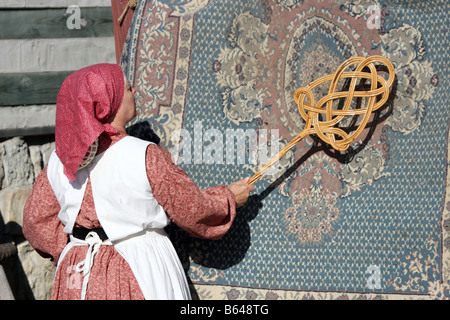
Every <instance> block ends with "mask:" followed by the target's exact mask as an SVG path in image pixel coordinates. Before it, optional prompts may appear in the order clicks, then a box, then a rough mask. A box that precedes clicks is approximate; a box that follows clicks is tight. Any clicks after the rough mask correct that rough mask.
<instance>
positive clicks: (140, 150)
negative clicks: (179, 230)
mask: <svg viewBox="0 0 450 320" xmlns="http://www.w3.org/2000/svg"><path fill="white" fill-rule="evenodd" d="M149 144H150V142H147V141H144V140H140V139H138V138H134V137H129V136H127V137H125V138H123V139H121V140H120V141H118V142H117V143H115V144H114V145H113V146H111V147H110V148H109V149H107V150H106V151H105V152H103V153H101V154H99V155H97V156H96V157H95V158H94V160H93V161H92V164H91V165H90V166H89V167H86V168H84V169H81V170H79V171H78V172H77V179H76V180H75V181H73V182H71V181H69V179H67V177H66V176H65V175H64V172H63V165H62V163H61V161H60V160H59V158H58V156H57V155H56V153H55V152H53V153H52V155H51V157H50V159H49V164H48V169H47V175H48V180H49V181H50V184H51V186H52V189H53V191H54V192H55V195H56V198H57V199H58V202H59V204H60V206H61V210H60V212H59V214H58V217H59V219H60V220H61V221H62V223H63V224H64V226H65V227H64V232H67V233H68V234H71V233H72V229H73V226H74V224H75V220H76V217H77V215H78V212H79V210H80V207H81V203H82V200H83V196H84V192H85V189H86V184H87V181H88V178H90V180H91V185H92V194H93V199H94V204H95V209H96V212H97V216H98V219H99V221H100V224H101V225H102V227H103V229H104V230H105V232H106V234H107V235H108V238H109V241H108V242H101V240H100V239H99V238H98V237H97V236H96V234H90V235H88V237H86V239H85V240H84V241H83V240H79V239H75V238H73V237H72V236H71V237H70V239H71V241H70V242H69V243H68V245H67V246H66V248H65V249H64V251H63V252H62V254H61V256H60V258H59V262H58V265H59V263H60V262H61V261H62V260H63V259H64V256H65V253H66V252H67V251H68V250H70V248H72V247H73V246H76V245H88V246H89V250H88V253H87V255H86V260H85V261H83V262H82V263H80V264H79V269H80V270H79V271H80V272H83V275H84V281H83V293H82V297H81V298H83V297H84V294H85V290H86V285H87V283H88V281H89V271H90V267H91V265H92V263H95V254H96V252H97V251H98V250H99V247H100V246H101V245H113V246H114V248H115V249H116V250H117V251H118V252H119V253H120V254H121V255H122V256H123V258H124V259H125V260H126V261H127V262H128V264H129V265H130V268H131V270H132V272H133V274H134V276H135V277H136V280H137V282H138V284H139V286H140V288H141V290H142V293H143V295H144V297H145V299H152V300H153V299H164V300H173V299H190V298H191V296H190V292H189V286H188V283H187V280H186V276H185V273H184V270H183V267H182V265H181V262H180V260H179V258H178V255H177V253H176V251H175V249H174V247H173V245H172V243H171V241H170V239H169V238H168V236H167V234H166V233H165V232H164V229H163V228H164V227H165V226H167V225H168V224H169V222H170V220H169V218H168V217H167V215H166V213H165V212H164V210H163V208H162V207H161V205H159V204H158V202H157V201H156V199H155V198H154V197H153V195H152V190H151V186H150V183H149V181H148V178H147V174H146V167H145V154H146V150H147V146H148V145H149Z"/></svg>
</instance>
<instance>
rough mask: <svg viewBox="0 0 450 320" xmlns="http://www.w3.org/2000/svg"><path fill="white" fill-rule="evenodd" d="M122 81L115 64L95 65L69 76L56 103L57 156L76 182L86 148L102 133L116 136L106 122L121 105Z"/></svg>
mask: <svg viewBox="0 0 450 320" xmlns="http://www.w3.org/2000/svg"><path fill="white" fill-rule="evenodd" d="M125 96H128V95H125V81H124V76H123V72H122V69H121V68H120V66H119V65H117V64H107V63H102V64H96V65H93V66H90V67H86V68H83V69H80V70H78V71H76V72H74V73H72V74H71V75H69V76H68V77H67V78H66V79H65V80H64V82H63V84H62V86H61V89H60V91H59V94H58V96H57V102H56V106H57V107H56V123H55V144H56V154H57V155H58V157H59V158H60V160H61V161H62V163H63V164H64V173H65V174H66V176H67V177H68V178H69V180H72V181H73V180H75V178H76V172H77V171H78V167H79V165H80V164H81V162H82V160H83V156H84V155H85V154H86V152H87V150H88V148H89V146H90V145H91V144H92V143H93V142H94V141H95V140H96V139H97V138H98V137H99V136H100V134H102V133H103V132H108V133H110V134H114V133H118V130H117V129H116V128H114V127H113V126H111V124H110V123H109V122H110V120H111V118H112V117H114V115H115V114H116V113H117V112H118V110H119V109H120V108H121V106H122V105H123V104H122V103H123V101H124V97H125Z"/></svg>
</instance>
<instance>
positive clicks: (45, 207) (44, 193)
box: [23, 167, 68, 265]
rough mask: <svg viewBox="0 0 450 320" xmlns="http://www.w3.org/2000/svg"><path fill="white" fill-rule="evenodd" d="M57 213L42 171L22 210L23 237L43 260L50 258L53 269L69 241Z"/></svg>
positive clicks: (57, 204) (57, 210)
mask: <svg viewBox="0 0 450 320" xmlns="http://www.w3.org/2000/svg"><path fill="white" fill-rule="evenodd" d="M59 210H60V206H59V203H58V200H57V199H56V197H55V194H54V192H53V189H52V187H51V186H50V183H49V181H48V179H47V167H45V168H44V170H42V171H41V173H40V174H39V176H38V177H37V178H36V181H35V182H34V185H33V189H32V191H31V194H30V196H29V197H28V200H27V202H26V204H25V207H24V210H23V234H24V236H25V238H26V239H27V240H28V241H29V242H30V244H31V246H32V247H33V248H34V249H35V250H36V251H37V252H38V253H39V254H40V255H41V256H43V257H44V258H50V260H51V261H52V263H53V264H54V265H56V264H57V263H58V258H59V255H60V254H61V252H62V250H63V249H64V247H65V246H66V244H67V240H68V235H67V234H66V233H64V232H63V228H64V226H63V224H62V223H61V221H60V220H59V218H58V213H59Z"/></svg>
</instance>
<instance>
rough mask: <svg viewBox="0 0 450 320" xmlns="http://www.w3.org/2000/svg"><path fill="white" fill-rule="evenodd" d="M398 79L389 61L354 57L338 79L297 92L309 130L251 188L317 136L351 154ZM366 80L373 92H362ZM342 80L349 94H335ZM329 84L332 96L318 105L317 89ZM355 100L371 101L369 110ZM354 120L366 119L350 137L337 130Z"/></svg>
mask: <svg viewBox="0 0 450 320" xmlns="http://www.w3.org/2000/svg"><path fill="white" fill-rule="evenodd" d="M355 65H356V68H354V70H353V71H346V70H349V68H351V67H354V66H355ZM377 65H379V66H380V65H381V66H382V65H384V66H385V67H386V68H387V70H382V71H383V72H384V73H385V74H387V75H388V77H387V78H388V79H387V80H386V79H385V78H384V77H382V76H380V75H379V70H377ZM394 78H395V71H394V66H393V65H392V63H391V62H390V61H389V60H388V59H386V58H384V57H382V56H377V55H375V56H369V57H367V58H363V57H352V58H350V59H348V60H346V61H345V62H343V63H342V64H341V65H340V66H339V68H338V70H337V71H336V73H335V74H334V75H328V76H325V77H322V78H319V79H317V80H315V81H313V82H312V83H310V84H309V85H308V86H306V87H303V88H299V89H297V90H296V91H295V92H294V100H295V102H296V103H297V106H298V111H299V112H300V115H301V116H302V118H303V119H304V120H305V122H306V124H305V129H304V130H303V131H302V132H300V133H299V134H298V135H297V136H296V137H295V138H294V139H292V141H291V142H289V143H288V144H287V145H286V146H285V147H284V148H283V149H281V150H280V152H278V154H277V155H275V156H274V157H273V158H272V159H270V160H269V162H268V163H267V164H265V165H264V166H263V167H262V168H261V169H260V170H259V171H258V172H257V173H256V174H255V175H254V176H253V177H251V178H250V179H249V181H248V182H247V184H253V183H255V182H256V181H258V180H259V179H260V178H261V177H262V176H263V175H264V173H265V172H266V171H267V170H268V169H269V168H270V167H271V166H272V165H273V164H274V163H276V162H277V161H278V160H279V159H280V158H282V157H283V156H284V155H285V154H286V153H287V152H288V151H289V150H291V149H292V148H293V147H294V146H295V145H296V144H297V143H298V142H299V141H300V140H302V139H303V138H304V137H306V136H308V135H310V134H316V135H317V136H318V137H319V138H320V139H321V140H322V141H324V142H325V143H328V144H329V145H331V146H332V147H333V148H334V149H336V150H338V151H344V150H347V148H348V147H349V146H350V144H351V142H352V141H354V140H355V139H356V138H357V137H358V136H359V135H360V134H361V132H362V131H363V130H364V128H365V127H366V125H367V123H368V121H369V118H370V116H371V114H372V112H374V111H376V110H377V109H379V108H380V107H381V106H383V105H384V104H385V102H386V101H387V99H388V98H389V92H390V87H391V86H392V84H393V82H394ZM364 79H367V80H370V89H369V90H367V89H368V88H366V87H364V88H363V89H362V90H359V89H358V87H359V86H357V81H358V80H364ZM339 80H344V81H345V80H347V81H348V80H350V82H349V85H348V89H347V90H346V91H339V92H336V91H335V90H336V88H337V85H338V82H339ZM367 80H365V81H367ZM328 81H331V83H330V88H329V90H328V94H327V95H325V96H324V97H322V98H321V99H320V100H319V101H317V103H316V100H315V98H314V95H313V89H314V88H316V87H318V86H320V85H322V84H324V83H325V82H328ZM341 82H342V81H341ZM306 98H307V101H306ZM354 98H367V99H365V101H367V103H366V105H365V106H362V107H359V106H357V107H355V103H353V104H352V100H353V99H354ZM343 99H345V102H344V104H343V105H342V104H338V103H337V102H338V101H342V100H343ZM351 116H360V117H362V120H361V121H360V122H359V125H358V126H357V128H356V129H355V130H352V131H351V132H350V133H349V132H346V131H344V130H343V129H342V128H339V127H338V126H337V125H338V124H339V123H340V122H341V121H342V119H344V118H346V117H351ZM322 119H324V121H323V120H322Z"/></svg>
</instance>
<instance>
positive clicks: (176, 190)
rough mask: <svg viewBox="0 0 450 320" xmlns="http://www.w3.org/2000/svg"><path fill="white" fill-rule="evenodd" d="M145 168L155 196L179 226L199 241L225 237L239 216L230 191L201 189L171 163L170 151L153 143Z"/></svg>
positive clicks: (227, 189) (149, 147) (218, 187)
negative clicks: (200, 239)
mask: <svg viewBox="0 0 450 320" xmlns="http://www.w3.org/2000/svg"><path fill="white" fill-rule="evenodd" d="M146 165H147V176H148V179H149V181H150V185H151V187H152V193H153V195H154V197H155V198H156V200H157V201H158V203H159V204H160V205H161V206H162V207H163V208H164V210H165V212H166V213H167V215H168V216H169V218H170V219H171V220H172V221H173V222H174V223H175V224H176V225H178V226H179V227H180V228H182V229H184V230H186V231H187V232H188V233H189V234H191V235H192V236H195V237H199V238H206V239H220V238H221V237H223V236H224V235H225V233H226V232H227V231H228V229H229V228H230V227H231V224H232V223H233V221H234V218H235V217H236V198H235V195H234V194H233V192H232V191H231V190H230V188H228V187H226V186H217V187H213V188H209V189H207V190H201V189H200V188H198V187H197V185H196V184H195V183H194V182H193V181H192V180H191V179H190V178H189V177H188V175H187V174H186V173H185V172H184V171H183V170H182V169H181V168H179V167H178V166H176V165H175V164H174V163H173V162H172V158H171V154H170V153H169V152H168V151H166V150H164V149H162V148H161V147H159V146H157V145H154V144H151V145H149V146H148V148H147V156H146ZM244 202H245V201H244Z"/></svg>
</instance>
